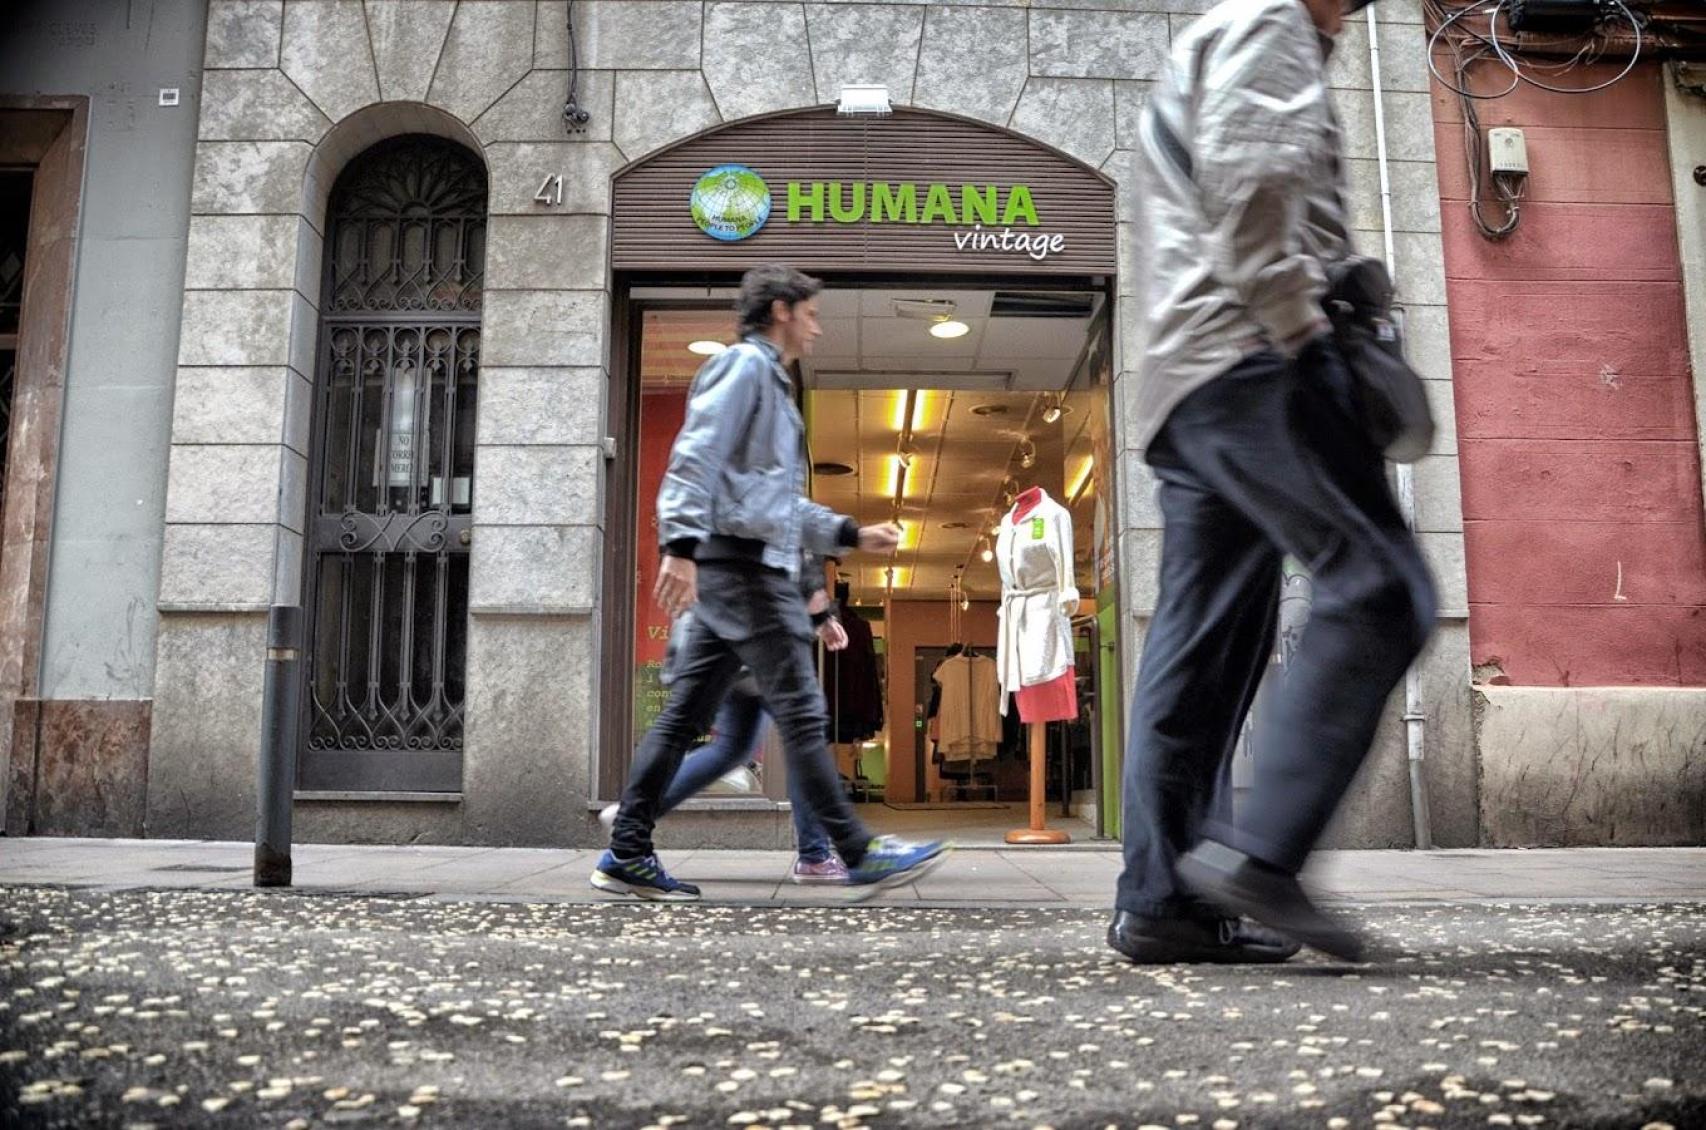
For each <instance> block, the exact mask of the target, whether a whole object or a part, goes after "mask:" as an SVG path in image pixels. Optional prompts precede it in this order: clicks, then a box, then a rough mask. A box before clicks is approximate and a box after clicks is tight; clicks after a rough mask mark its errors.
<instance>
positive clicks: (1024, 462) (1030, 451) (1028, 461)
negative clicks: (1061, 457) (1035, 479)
mask: <svg viewBox="0 0 1706 1130" xmlns="http://www.w3.org/2000/svg"><path fill="white" fill-rule="evenodd" d="M1036 465H1037V445H1036V444H1034V443H1032V442H1031V441H1030V440H1028V439H1027V440H1025V441H1024V442H1023V443H1021V444H1020V445H1019V466H1021V467H1023V468H1024V469H1025V470H1027V471H1029V470H1030V469H1031V468H1032V467H1035V466H1036Z"/></svg>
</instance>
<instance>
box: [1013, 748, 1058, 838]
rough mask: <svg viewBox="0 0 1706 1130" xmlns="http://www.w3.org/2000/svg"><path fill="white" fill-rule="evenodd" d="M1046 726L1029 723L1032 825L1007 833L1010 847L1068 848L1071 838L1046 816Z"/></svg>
mask: <svg viewBox="0 0 1706 1130" xmlns="http://www.w3.org/2000/svg"><path fill="white" fill-rule="evenodd" d="M1047 725H1048V724H1047V723H1046V722H1028V723H1026V727H1025V728H1026V729H1027V730H1029V731H1030V743H1031V825H1030V827H1028V828H1017V829H1015V830H1013V831H1011V832H1008V833H1007V842H1008V843H1010V844H1069V843H1071V842H1072V837H1071V836H1070V835H1068V834H1067V833H1065V832H1062V831H1061V830H1060V829H1058V828H1050V827H1049V826H1048V820H1047V818H1046V817H1045V815H1044V813H1043V808H1044V794H1045V793H1046V792H1047V791H1048V789H1047V772H1046V770H1047V762H1048V730H1047V729H1046V727H1047Z"/></svg>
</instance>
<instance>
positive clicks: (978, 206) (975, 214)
mask: <svg viewBox="0 0 1706 1130" xmlns="http://www.w3.org/2000/svg"><path fill="white" fill-rule="evenodd" d="M1000 201H1001V192H1000V190H999V189H997V188H996V187H995V186H994V185H992V184H986V185H984V186H983V187H982V188H979V187H978V186H977V185H975V184H962V185H960V223H962V224H976V223H983V224H993V223H994V222H995V215H996V212H997V211H998V210H999V208H1000Z"/></svg>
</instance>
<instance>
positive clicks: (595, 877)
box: [592, 851, 699, 902]
mask: <svg viewBox="0 0 1706 1130" xmlns="http://www.w3.org/2000/svg"><path fill="white" fill-rule="evenodd" d="M592 885H593V886H594V887H597V888H598V889H599V890H601V891H609V892H610V893H611V894H613V895H635V896H638V897H639V898H643V899H651V900H653V901H654V902H693V901H695V900H696V899H698V897H699V888H698V887H695V886H694V885H693V884H692V883H683V882H681V881H680V880H677V879H673V878H671V877H670V874H669V872H667V871H665V870H664V869H663V864H661V863H659V862H658V857H657V856H655V855H648V856H646V857H645V858H644V859H632V860H627V861H621V860H618V859H617V858H616V857H615V856H614V855H612V854H611V853H610V852H608V851H606V852H605V853H604V854H603V855H601V856H599V857H598V866H597V867H596V868H594V869H593V872H592Z"/></svg>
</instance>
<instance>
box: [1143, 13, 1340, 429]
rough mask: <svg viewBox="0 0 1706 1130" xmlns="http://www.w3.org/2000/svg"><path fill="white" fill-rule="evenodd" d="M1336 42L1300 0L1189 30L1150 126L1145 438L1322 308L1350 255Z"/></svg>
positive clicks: (1157, 93) (1218, 16) (1161, 86)
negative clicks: (1335, 101)
mask: <svg viewBox="0 0 1706 1130" xmlns="http://www.w3.org/2000/svg"><path fill="white" fill-rule="evenodd" d="M1330 48H1331V42H1330V41H1329V40H1327V39H1326V38H1325V37H1324V36H1322V35H1321V34H1320V33H1319V32H1318V31H1317V30H1316V28H1315V25H1314V23H1313V22H1312V21H1311V20H1310V18H1309V13H1308V11H1307V10H1305V8H1304V6H1303V4H1302V2H1301V0H1222V3H1220V4H1218V5H1216V6H1215V7H1214V8H1212V9H1210V10H1209V11H1208V13H1207V14H1206V15H1204V16H1203V17H1202V18H1201V19H1199V20H1197V21H1196V22H1195V23H1193V24H1191V25H1190V26H1189V27H1188V28H1186V29H1185V31H1184V33H1183V34H1182V35H1181V36H1180V37H1179V38H1178V39H1176V40H1175V41H1174V43H1173V50H1172V57H1171V59H1170V61H1169V63H1168V66H1167V69H1166V71H1165V73H1164V74H1163V75H1162V77H1161V79H1160V81H1159V82H1157V83H1156V84H1155V88H1154V90H1153V91H1152V93H1151V95H1150V100H1149V104H1148V106H1147V107H1145V109H1144V112H1143V117H1142V120H1141V125H1140V128H1139V145H1140V149H1139V157H1138V165H1139V181H1140V183H1139V185H1138V188H1137V200H1138V207H1139V210H1140V213H1141V215H1140V217H1139V223H1138V225H1137V227H1138V234H1139V238H1140V241H1141V256H1142V259H1141V264H1140V276H1139V277H1140V278H1141V279H1142V284H1141V286H1142V299H1141V301H1142V303H1143V309H1144V319H1143V322H1144V353H1143V360H1142V362H1141V364H1140V367H1139V372H1138V378H1137V407H1138V412H1137V417H1136V433H1137V434H1136V435H1135V436H1133V437H1131V440H1132V442H1134V443H1135V444H1136V445H1137V446H1138V447H1140V448H1147V447H1148V446H1149V443H1150V441H1151V440H1152V439H1154V438H1155V434H1156V432H1158V431H1159V430H1160V428H1161V425H1162V424H1164V423H1165V422H1166V420H1167V416H1168V414H1169V413H1171V412H1172V410H1173V408H1174V407H1175V406H1176V405H1177V404H1178V403H1179V402H1180V401H1181V400H1183V399H1184V398H1185V397H1186V396H1188V395H1190V394H1191V393H1192V392H1194V391H1195V390H1196V389H1198V388H1200V387H1201V386H1202V385H1204V384H1206V383H1208V382H1209V381H1211V380H1213V379H1214V378H1215V377H1217V376H1219V375H1220V374H1222V373H1224V372H1226V370H1227V369H1229V368H1231V367H1232V366H1233V365H1235V364H1237V363H1238V362H1239V361H1241V360H1243V359H1244V358H1245V357H1246V356H1248V355H1250V354H1251V353H1254V352H1257V351H1258V350H1261V349H1264V348H1275V347H1283V346H1285V345H1287V344H1292V345H1296V344H1301V343H1300V342H1298V341H1297V340H1296V339H1297V337H1298V336H1299V335H1300V334H1305V333H1306V331H1307V330H1308V328H1309V326H1310V324H1311V323H1312V322H1314V321H1315V320H1316V319H1317V318H1320V317H1322V316H1323V315H1322V309H1321V299H1322V296H1323V295H1324V294H1325V292H1326V287H1327V283H1326V272H1325V270H1324V266H1323V264H1325V263H1330V262H1332V261H1333V260H1336V259H1339V258H1341V257H1343V256H1344V255H1346V254H1348V253H1349V252H1350V241H1349V236H1348V234H1347V232H1346V228H1345V204H1344V194H1343V170H1342V166H1341V162H1340V138H1339V127H1338V121H1337V119H1336V117H1335V116H1334V113H1333V106H1332V102H1331V100H1330V99H1329V97H1328V93H1327V75H1326V66H1327V53H1328V51H1329V50H1330Z"/></svg>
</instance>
